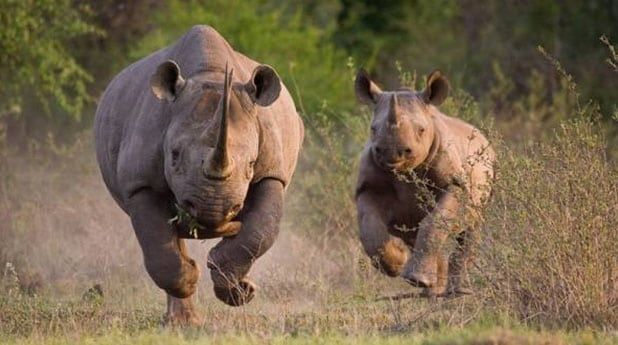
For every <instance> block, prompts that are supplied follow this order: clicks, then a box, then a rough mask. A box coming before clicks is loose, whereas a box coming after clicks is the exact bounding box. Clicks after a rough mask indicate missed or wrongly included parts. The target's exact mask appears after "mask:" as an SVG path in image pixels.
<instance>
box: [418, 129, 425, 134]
mask: <svg viewBox="0 0 618 345" xmlns="http://www.w3.org/2000/svg"><path fill="white" fill-rule="evenodd" d="M423 133H425V127H419V128H418V134H420V135H422V134H423Z"/></svg>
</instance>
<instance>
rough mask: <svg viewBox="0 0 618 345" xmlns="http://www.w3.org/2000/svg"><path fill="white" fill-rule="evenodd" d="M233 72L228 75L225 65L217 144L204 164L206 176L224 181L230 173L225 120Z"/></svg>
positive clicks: (228, 106) (230, 163)
mask: <svg viewBox="0 0 618 345" xmlns="http://www.w3.org/2000/svg"><path fill="white" fill-rule="evenodd" d="M233 75H234V70H233V69H232V70H231V71H229V73H228V66H227V63H226V64H225V78H224V81H223V97H221V102H220V103H219V109H220V114H221V115H220V118H219V126H218V128H217V129H218V130H217V131H216V133H217V143H216V144H215V147H214V149H213V151H212V153H211V155H210V157H208V158H207V160H206V162H207V165H206V167H205V168H206V176H207V177H209V178H213V179H219V180H222V179H226V178H228V177H229V176H230V175H231V173H232V161H231V159H230V157H229V153H228V150H227V118H228V116H229V115H228V113H229V111H230V92H231V88H232V77H233Z"/></svg>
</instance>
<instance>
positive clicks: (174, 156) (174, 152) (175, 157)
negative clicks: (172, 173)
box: [172, 149, 180, 165]
mask: <svg viewBox="0 0 618 345" xmlns="http://www.w3.org/2000/svg"><path fill="white" fill-rule="evenodd" d="M179 157H180V151H178V150H177V149H174V150H172V165H176V164H177V163H178V158H179Z"/></svg>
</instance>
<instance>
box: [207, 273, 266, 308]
mask: <svg viewBox="0 0 618 345" xmlns="http://www.w3.org/2000/svg"><path fill="white" fill-rule="evenodd" d="M214 290H215V296H217V298H218V299H219V300H221V301H222V302H223V303H225V304H227V305H230V306H232V307H238V306H241V305H243V304H246V303H249V302H250V301H251V300H252V299H253V297H255V290H256V286H255V284H254V283H253V282H251V281H249V280H247V279H242V280H241V281H239V282H238V284H235V285H233V286H231V287H218V286H215V288H214Z"/></svg>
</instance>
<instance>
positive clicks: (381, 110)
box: [355, 70, 495, 296]
mask: <svg viewBox="0 0 618 345" xmlns="http://www.w3.org/2000/svg"><path fill="white" fill-rule="evenodd" d="M448 88H449V84H448V81H447V80H446V78H445V77H444V76H442V74H441V73H440V72H439V71H435V72H433V73H432V74H430V75H429V77H428V78H427V87H426V89H425V90H424V91H422V92H413V91H411V90H408V89H400V90H397V91H385V92H383V91H382V90H380V88H379V87H378V86H377V85H376V84H375V83H373V82H372V81H371V80H370V78H369V76H368V75H367V73H366V72H364V71H362V70H361V71H360V72H359V73H358V75H357V77H356V82H355V91H356V95H357V97H358V99H359V100H360V101H361V102H362V103H365V104H367V105H369V106H370V107H371V108H372V109H373V120H372V123H371V137H370V138H369V140H368V142H367V144H366V146H365V149H364V151H363V153H362V156H361V163H360V171H359V177H358V182H357V189H356V203H357V210H358V222H359V226H360V237H361V242H362V244H363V247H364V249H365V251H366V253H367V254H368V255H369V256H370V257H371V258H372V262H373V263H374V265H375V266H376V267H377V268H379V269H380V270H381V271H383V272H384V273H385V274H388V275H389V276H393V277H396V276H401V277H403V278H404V279H405V280H406V281H408V282H409V283H411V284H412V285H414V286H420V287H424V288H425V291H424V293H425V294H426V295H429V296H432V295H433V296H435V295H444V294H447V293H454V294H464V293H471V292H472V291H471V289H470V286H469V280H468V268H469V267H468V266H469V265H470V264H471V262H472V260H473V258H474V247H475V243H476V242H478V233H479V226H480V221H481V218H482V217H481V215H482V206H483V205H484V204H485V202H486V201H487V199H488V197H489V194H490V183H491V180H492V179H493V174H494V173H493V164H494V160H495V154H494V151H493V150H492V148H491V147H490V145H489V142H488V141H487V139H486V138H485V137H484V136H483V135H482V134H481V133H480V132H479V131H478V130H477V129H476V128H474V127H473V126H471V125H469V124H467V123H465V122H463V121H461V120H459V119H456V118H452V117H449V116H446V115H444V114H442V113H441V112H440V111H439V110H438V108H437V106H438V105H440V104H441V103H442V102H443V101H444V100H445V99H446V97H447V95H448ZM410 171H412V172H413V174H411V173H410ZM411 176H416V178H417V181H421V183H420V184H419V183H417V182H416V183H415V182H414V178H412V177H411ZM423 185H425V186H424V187H423ZM426 191H430V192H431V196H430V197H429V201H427V200H426V199H425V200H423V198H427V193H426ZM449 237H455V238H456V240H457V242H458V245H457V246H456V248H455V250H454V252H452V253H451V252H449V250H448V246H447V239H448V238H449Z"/></svg>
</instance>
